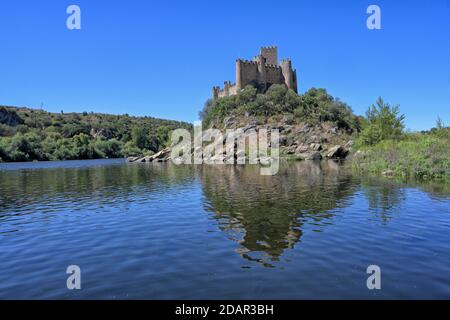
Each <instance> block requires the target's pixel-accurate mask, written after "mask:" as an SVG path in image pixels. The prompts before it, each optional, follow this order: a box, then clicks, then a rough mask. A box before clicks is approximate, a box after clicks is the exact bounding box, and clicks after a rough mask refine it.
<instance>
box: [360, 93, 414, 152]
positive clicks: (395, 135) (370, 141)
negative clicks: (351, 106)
mask: <svg viewBox="0 0 450 320" xmlns="http://www.w3.org/2000/svg"><path fill="white" fill-rule="evenodd" d="M404 119H405V115H403V114H400V109H399V106H398V105H396V106H393V107H391V106H390V105H389V104H387V103H384V101H383V99H382V98H381V97H380V98H378V100H377V102H376V104H375V105H372V106H371V107H369V109H368V110H367V112H366V125H365V127H364V128H363V130H362V132H361V134H360V135H359V137H358V141H357V144H358V145H359V146H370V145H375V144H377V143H379V142H380V141H382V140H388V139H393V140H399V139H400V138H401V137H402V135H403V130H404V123H403V122H404Z"/></svg>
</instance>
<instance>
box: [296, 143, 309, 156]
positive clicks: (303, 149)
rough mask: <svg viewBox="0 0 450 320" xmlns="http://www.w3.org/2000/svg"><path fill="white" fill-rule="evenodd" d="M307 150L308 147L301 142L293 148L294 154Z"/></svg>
mask: <svg viewBox="0 0 450 320" xmlns="http://www.w3.org/2000/svg"><path fill="white" fill-rule="evenodd" d="M308 150H309V147H308V146H306V145H304V144H301V145H299V146H298V147H297V148H296V149H295V154H300V153H305V152H307V151H308Z"/></svg>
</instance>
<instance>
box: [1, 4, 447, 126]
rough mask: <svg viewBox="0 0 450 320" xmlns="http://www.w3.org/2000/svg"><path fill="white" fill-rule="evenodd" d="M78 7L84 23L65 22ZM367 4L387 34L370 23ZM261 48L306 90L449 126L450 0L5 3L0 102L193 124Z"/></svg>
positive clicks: (414, 121)
mask: <svg viewBox="0 0 450 320" xmlns="http://www.w3.org/2000/svg"><path fill="white" fill-rule="evenodd" d="M71 4H77V5H79V6H80V8H81V12H82V17H81V19H82V29H81V30H74V31H70V30H68V29H67V28H66V19H67V17H68V15H67V14H66V8H67V7H68V6H69V5H71ZM370 4H377V5H379V6H380V7H381V10H382V11H381V12H382V30H368V29H367V28H366V19H367V16H368V15H367V14H366V9H367V7H368V5H370ZM263 45H277V46H278V48H279V56H280V57H290V58H292V60H293V64H294V67H295V68H296V69H297V74H298V78H299V90H300V91H301V92H304V91H306V90H307V89H308V88H310V87H313V86H314V87H324V88H326V89H327V90H328V91H329V92H330V93H331V94H332V95H334V96H337V97H340V98H341V99H342V100H344V101H346V102H347V103H349V104H350V105H351V106H352V107H353V109H354V111H355V112H356V113H357V114H363V113H364V112H365V110H366V109H367V107H368V106H369V105H370V104H371V103H373V102H374V101H375V99H376V98H377V97H378V96H382V97H383V98H384V99H385V100H386V101H388V102H390V103H392V104H397V103H398V104H400V106H401V110H402V112H404V113H405V114H406V115H407V121H406V124H407V127H408V128H411V129H414V130H421V129H427V128H430V127H432V126H434V124H435V120H436V118H437V117H438V115H439V116H440V117H441V118H442V119H443V120H444V122H445V123H446V124H450V112H449V110H450V0H433V1H425V0H417V1H378V0H373V1H360V0H352V1H350V0H341V1H317V0H316V1H313V0H309V1H302V0H293V1H262V0H259V1H243V0H239V1H234V0H227V1H186V0H184V1H175V0H173V1H149V0H145V1H144V0H141V1H139V0H128V1H125V0H122V1H119V0H116V1H113V0H108V1H106V0H95V1H93V0H73V1H65V0H58V1H54V0H28V1H26V0H14V1H13V0H8V1H7V0H2V1H1V3H0V74H1V76H0V104H6V105H16V106H29V107H40V105H41V102H42V103H43V105H44V109H45V110H48V111H54V112H59V111H61V110H64V111H66V112H69V111H85V110H86V111H95V112H107V113H114V114H123V113H129V114H133V115H149V116H155V117H162V118H169V119H177V120H185V121H194V120H197V114H198V111H199V110H200V109H201V107H202V105H203V103H204V101H205V100H206V99H207V98H209V97H210V95H211V87H212V86H213V85H219V84H220V85H222V84H223V81H224V80H231V81H234V80H235V69H234V68H235V59H236V58H238V57H241V58H248V59H251V58H252V57H253V56H254V55H255V54H257V53H258V48H259V47H260V46H263Z"/></svg>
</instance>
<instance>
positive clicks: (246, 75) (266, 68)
mask: <svg viewBox="0 0 450 320" xmlns="http://www.w3.org/2000/svg"><path fill="white" fill-rule="evenodd" d="M273 84H284V85H286V87H287V88H288V89H292V90H294V91H295V92H297V73H296V71H295V70H293V69H292V63H291V60H290V59H285V60H281V61H280V64H278V53H277V47H262V48H261V50H260V54H259V55H257V56H256V57H254V58H253V60H252V61H250V60H242V59H237V60H236V83H235V84H231V82H229V81H225V82H224V87H223V89H221V88H220V87H213V90H212V91H213V98H214V99H217V98H218V97H227V96H230V95H235V94H237V92H238V91H239V90H241V89H243V88H245V86H247V85H252V86H254V87H255V88H257V89H258V91H260V92H265V91H266V90H267V89H268V88H269V87H270V86H271V85H273Z"/></svg>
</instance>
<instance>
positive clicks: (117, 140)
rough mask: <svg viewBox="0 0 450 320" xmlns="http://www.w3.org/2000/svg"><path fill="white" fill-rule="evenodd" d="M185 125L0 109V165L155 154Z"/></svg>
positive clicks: (121, 116) (0, 107) (104, 116)
mask: <svg viewBox="0 0 450 320" xmlns="http://www.w3.org/2000/svg"><path fill="white" fill-rule="evenodd" d="M176 128H190V125H189V124H187V123H184V122H178V121H169V120H161V119H156V118H151V117H132V116H129V115H107V114H98V113H87V112H83V113H67V114H66V113H64V112H61V113H60V114H56V113H50V112H46V111H42V110H34V109H28V108H14V107H5V106H0V161H33V160H68V159H96V158H117V157H124V156H132V155H144V154H151V153H153V152H157V151H158V150H160V149H162V148H164V147H165V146H166V144H167V143H168V140H169V136H170V132H171V130H173V129H176Z"/></svg>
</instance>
